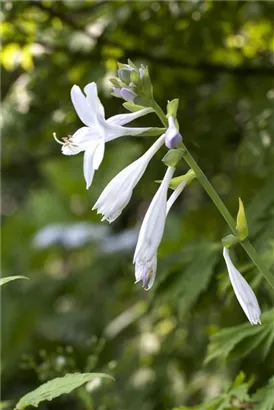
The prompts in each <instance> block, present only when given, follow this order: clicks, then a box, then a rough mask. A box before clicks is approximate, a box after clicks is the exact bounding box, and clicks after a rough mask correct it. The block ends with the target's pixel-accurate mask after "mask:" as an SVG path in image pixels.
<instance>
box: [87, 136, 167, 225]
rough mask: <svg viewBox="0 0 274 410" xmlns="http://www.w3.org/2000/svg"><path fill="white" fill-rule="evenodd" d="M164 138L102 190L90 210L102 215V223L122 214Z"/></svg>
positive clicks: (159, 139) (111, 220)
mask: <svg viewBox="0 0 274 410" xmlns="http://www.w3.org/2000/svg"><path fill="white" fill-rule="evenodd" d="M164 138H165V136H164V135H162V136H161V137H160V138H158V140H157V141H156V142H155V143H154V144H153V145H152V146H151V147H150V148H149V149H148V150H147V152H145V154H144V155H142V156H141V157H140V158H138V159H137V160H136V161H134V162H133V163H132V164H130V165H128V166H127V167H126V168H124V169H123V170H122V171H121V172H119V174H117V175H116V176H115V177H114V178H113V179H112V180H111V181H110V183H109V184H108V185H107V186H106V188H105V189H104V190H103V192H102V194H101V195H100V197H99V198H98V200H97V202H96V204H95V205H94V207H93V208H92V209H97V213H99V214H102V215H103V218H102V221H104V220H107V221H108V222H113V221H114V220H115V219H116V218H118V216H119V215H120V214H121V213H122V211H123V209H124V208H125V207H126V206H127V204H128V203H129V201H130V198H131V196H132V192H133V189H134V188H135V186H136V185H137V183H138V182H139V180H140V179H141V178H142V176H143V174H144V172H145V170H146V168H147V166H148V164H149V161H150V160H151V158H152V157H153V155H154V154H155V153H156V152H157V151H158V150H159V148H160V147H161V146H162V145H163V143H164Z"/></svg>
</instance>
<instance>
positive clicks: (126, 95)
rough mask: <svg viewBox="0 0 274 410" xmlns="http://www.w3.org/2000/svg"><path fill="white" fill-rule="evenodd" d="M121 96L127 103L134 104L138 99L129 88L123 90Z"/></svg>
mask: <svg viewBox="0 0 274 410" xmlns="http://www.w3.org/2000/svg"><path fill="white" fill-rule="evenodd" d="M121 96H122V98H123V99H124V100H125V101H128V102H134V98H135V97H137V94H136V93H135V92H134V91H132V90H129V89H128V88H122V89H121Z"/></svg>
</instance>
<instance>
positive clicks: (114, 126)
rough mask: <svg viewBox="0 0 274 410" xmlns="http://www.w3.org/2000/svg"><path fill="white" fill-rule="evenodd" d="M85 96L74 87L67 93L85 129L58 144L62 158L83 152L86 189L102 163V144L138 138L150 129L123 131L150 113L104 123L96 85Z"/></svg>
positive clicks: (111, 118)
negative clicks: (120, 139) (60, 145)
mask: <svg viewBox="0 0 274 410" xmlns="http://www.w3.org/2000/svg"><path fill="white" fill-rule="evenodd" d="M84 91H85V94H86V96H85V95H84V94H83V93H82V91H81V89H80V87H78V86H77V85H74V86H73V87H72V89H71V100H72V103H73V105H74V108H75V111H76V112H77V114H78V116H79V118H80V120H81V121H82V122H83V123H84V124H85V127H82V128H80V129H78V130H77V131H76V132H75V133H74V134H73V135H72V136H71V137H70V138H67V139H66V141H65V142H64V143H63V142H61V141H58V142H59V143H61V144H62V145H63V146H62V153H63V154H64V155H75V154H78V153H79V152H81V151H84V166H83V168H84V177H85V180H86V186H87V189H88V188H89V187H90V185H91V183H92V179H93V175H94V172H95V170H97V169H98V168H99V166H100V164H101V162H102V160H103V157H104V150H105V143H106V142H108V141H111V140H113V139H116V138H119V137H121V136H123V135H139V134H142V133H143V132H145V131H148V130H149V129H150V128H149V127H148V128H129V127H123V125H124V124H127V123H129V122H131V121H133V120H135V119H136V118H139V117H142V116H143V115H146V114H148V113H149V112H151V111H152V109H151V108H144V109H142V110H140V111H137V112H134V113H128V114H119V115H115V116H113V117H110V118H108V119H105V111H104V107H103V105H102V104H101V101H100V99H99V97H98V93H97V86H96V84H95V83H94V82H93V83H90V84H88V85H87V86H86V87H85V88H84Z"/></svg>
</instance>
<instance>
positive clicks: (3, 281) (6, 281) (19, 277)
mask: <svg viewBox="0 0 274 410" xmlns="http://www.w3.org/2000/svg"><path fill="white" fill-rule="evenodd" d="M16 279H28V280H29V278H27V277H26V276H20V275H18V276H7V277H5V278H1V279H0V286H2V285H4V284H5V283H8V282H11V281H12V280H16Z"/></svg>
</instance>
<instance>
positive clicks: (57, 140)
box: [53, 132, 64, 145]
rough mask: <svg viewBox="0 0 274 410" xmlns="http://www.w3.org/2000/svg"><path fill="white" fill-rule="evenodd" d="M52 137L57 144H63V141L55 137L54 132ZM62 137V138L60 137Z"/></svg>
mask: <svg viewBox="0 0 274 410" xmlns="http://www.w3.org/2000/svg"><path fill="white" fill-rule="evenodd" d="M53 138H54V139H55V141H56V142H58V144H61V145H64V143H63V142H62V141H60V140H59V139H58V138H57V136H56V132H54V133H53ZM62 139H64V138H62Z"/></svg>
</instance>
